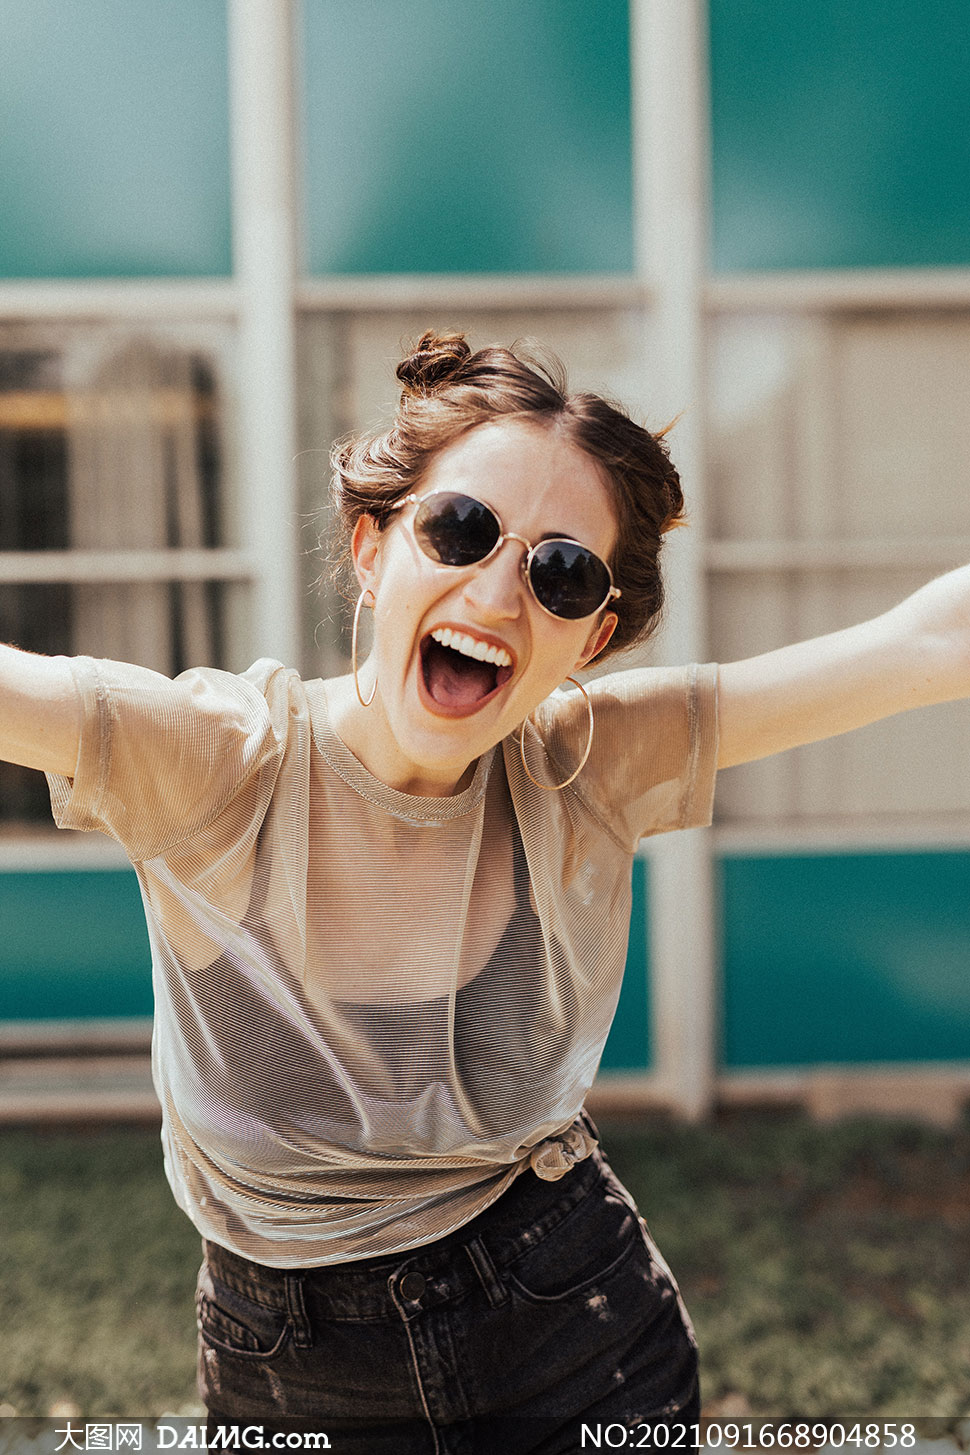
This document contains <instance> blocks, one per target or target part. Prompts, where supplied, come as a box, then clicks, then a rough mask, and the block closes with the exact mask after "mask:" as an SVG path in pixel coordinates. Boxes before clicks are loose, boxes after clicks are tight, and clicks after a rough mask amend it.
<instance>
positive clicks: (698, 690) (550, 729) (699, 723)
mask: <svg viewBox="0 0 970 1455" xmlns="http://www.w3.org/2000/svg"><path fill="white" fill-rule="evenodd" d="M584 685H586V690H587V692H588V693H589V696H590V699H591V702H592V706H593V717H594V731H593V742H592V747H591V750H590V755H589V759H588V761H587V763H586V766H585V767H584V769H583V771H582V772H581V773H580V774H579V776H578V778H577V779H576V780H575V782H574V783H573V784H572V785H571V788H572V790H573V791H574V792H575V793H576V794H577V795H578V796H579V798H581V799H582V800H583V801H584V803H585V804H586V806H587V807H588V808H589V809H590V810H591V811H592V812H594V813H596V814H597V816H598V817H599V818H600V819H601V820H602V822H603V825H604V827H605V828H607V829H608V830H609V832H610V833H611V834H612V835H613V837H614V838H615V839H617V840H618V841H619V842H620V843H622V844H623V845H624V846H625V847H628V848H631V849H632V848H633V847H635V845H636V843H637V842H638V841H639V840H640V839H641V838H644V837H645V836H646V835H648V834H661V833H668V832H670V831H671V830H673V829H687V828H696V827H698V826H699V825H702V824H709V823H710V821H711V816H712V813H713V806H714V782H715V778H716V773H717V667H716V665H714V664H707V665H705V666H697V665H694V666H689V667H677V668H666V667H645V668H637V669H633V670H631V671H628V672H615V673H611V674H610V675H608V676H605V677H599V678H597V679H596V680H594V681H593V682H590V683H588V684H584ZM536 716H537V719H538V725H539V732H540V736H541V737H542V740H543V744H542V745H543V746H544V747H545V750H546V751H545V755H546V756H547V757H548V760H549V764H548V771H550V772H554V773H561V776H568V774H569V772H570V771H571V769H572V767H573V766H575V764H576V763H577V762H578V761H579V759H580V758H581V757H582V754H583V751H584V748H585V746H586V741H587V737H588V733H589V716H588V713H587V710H586V704H585V702H584V700H583V697H582V694H581V693H579V692H577V691H575V690H570V691H566V692H556V693H554V694H553V696H552V697H551V698H549V699H548V700H547V702H546V703H545V704H543V706H542V708H540V709H539V712H538V713H537V714H536ZM534 750H535V751H536V752H537V753H539V754H540V762H541V756H542V753H541V747H540V745H539V744H538V743H535V744H534ZM537 776H538V775H537Z"/></svg>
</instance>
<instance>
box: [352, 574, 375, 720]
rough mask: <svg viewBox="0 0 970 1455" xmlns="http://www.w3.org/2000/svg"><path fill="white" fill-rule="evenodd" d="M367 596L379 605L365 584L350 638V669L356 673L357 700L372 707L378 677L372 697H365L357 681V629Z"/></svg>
mask: <svg viewBox="0 0 970 1455" xmlns="http://www.w3.org/2000/svg"><path fill="white" fill-rule="evenodd" d="M365 596H369V597H371V599H372V600H373V602H374V605H375V606H376V605H377V597H376V596H375V595H374V593H373V591H372V590H371V589H370V587H369V586H365V588H364V590H363V591H362V592H361V593H360V595H359V596H358V598H357V606H356V609H355V611H354V631H353V635H352V636H351V638H350V670H351V671H352V672H353V674H354V691H355V692H356V693H357V701H358V702H359V703H360V705H361V707H370V705H371V703H372V702H373V701H374V698H375V697H376V696H377V678H376V677H375V678H374V687H373V690H372V692H371V695H370V697H364V695H363V693H362V692H361V690H360V683H359V682H358V681H357V629H358V627H359V625H360V608H361V607H362V606H363V604H364V597H365Z"/></svg>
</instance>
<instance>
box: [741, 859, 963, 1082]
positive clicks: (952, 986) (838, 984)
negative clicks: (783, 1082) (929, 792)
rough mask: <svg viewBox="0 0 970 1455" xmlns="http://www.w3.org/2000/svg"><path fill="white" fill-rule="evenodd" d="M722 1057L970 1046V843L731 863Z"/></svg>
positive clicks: (849, 1055) (882, 1057)
mask: <svg viewBox="0 0 970 1455" xmlns="http://www.w3.org/2000/svg"><path fill="white" fill-rule="evenodd" d="M721 874H722V887H723V927H724V1062H725V1064H726V1065H727V1066H729V1067H736V1066H769V1065H802V1064H812V1063H819V1062H826V1061H860V1062H862V1061H896V1060H902V1061H923V1060H930V1061H949V1060H964V1059H967V1058H970V854H968V853H938V852H932V853H906V854H902V853H900V854H838V855H819V856H814V855H800V856H797V857H791V858H788V857H778V858H771V857H762V858H758V857H750V858H737V859H735V858H729V859H726V860H725V861H724V862H723V865H722V869H721Z"/></svg>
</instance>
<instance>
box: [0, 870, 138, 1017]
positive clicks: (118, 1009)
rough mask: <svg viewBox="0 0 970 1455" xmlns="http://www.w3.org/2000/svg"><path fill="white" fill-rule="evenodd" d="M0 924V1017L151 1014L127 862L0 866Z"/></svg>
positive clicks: (134, 882) (132, 879)
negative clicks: (61, 867)
mask: <svg viewBox="0 0 970 1455" xmlns="http://www.w3.org/2000/svg"><path fill="white" fill-rule="evenodd" d="M0 925H2V926H3V934H2V936H0V1020H4V1021H7V1020H12V1021H21V1020H75V1019H82V1020H87V1019H99V1018H101V1017H105V1016H109V1017H110V1016H124V1017H127V1016H144V1015H151V1013H152V977H151V952H150V950H149V945H148V931H147V929H146V927H145V916H144V912H143V910H142V903H141V895H140V893H139V890H138V881H137V879H136V878H135V875H134V872H133V870H131V869H117V870H94V869H92V870H86V871H84V872H82V873H69V872H51V873H46V872H45V873H39V872H38V873H29V874H6V873H0Z"/></svg>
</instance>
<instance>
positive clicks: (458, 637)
mask: <svg viewBox="0 0 970 1455" xmlns="http://www.w3.org/2000/svg"><path fill="white" fill-rule="evenodd" d="M431 635H432V637H433V638H434V640H435V641H436V642H440V643H441V645H442V646H443V647H450V648H451V650H452V651H453V652H461V654H462V656H463V657H474V658H475V660H476V661H478V662H494V664H495V666H496V667H511V665H512V658H511V657H510V656H509V654H508V652H507V651H506V650H505V648H504V647H495V646H489V644H488V642H480V641H476V639H475V638H474V637H470V636H468V635H467V634H466V633H465V632H456V631H452V629H451V627H450V626H443V627H438V629H437V630H436V631H433V632H432V633H431Z"/></svg>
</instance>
